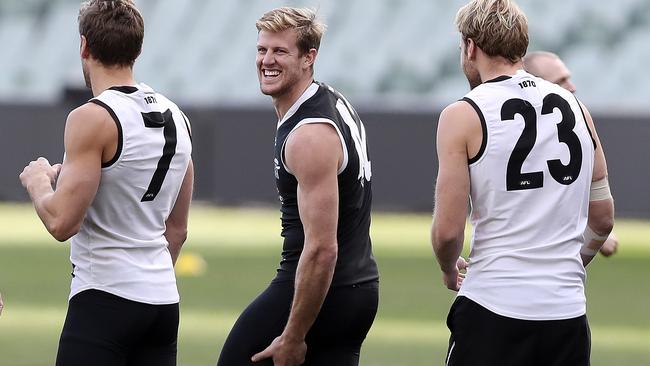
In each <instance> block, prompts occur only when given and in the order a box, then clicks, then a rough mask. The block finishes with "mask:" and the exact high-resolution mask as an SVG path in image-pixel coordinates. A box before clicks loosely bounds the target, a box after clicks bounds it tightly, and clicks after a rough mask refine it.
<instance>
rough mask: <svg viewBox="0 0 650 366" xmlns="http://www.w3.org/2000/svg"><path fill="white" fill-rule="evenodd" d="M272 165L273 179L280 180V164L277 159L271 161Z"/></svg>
mask: <svg viewBox="0 0 650 366" xmlns="http://www.w3.org/2000/svg"><path fill="white" fill-rule="evenodd" d="M273 165H275V169H273V173H274V174H275V179H280V173H279V172H280V162H279V161H278V159H273Z"/></svg>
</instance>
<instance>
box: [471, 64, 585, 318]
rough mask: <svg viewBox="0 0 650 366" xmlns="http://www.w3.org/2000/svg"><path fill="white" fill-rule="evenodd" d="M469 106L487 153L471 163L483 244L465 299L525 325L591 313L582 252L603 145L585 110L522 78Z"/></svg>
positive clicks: (564, 94) (497, 82) (476, 241)
mask: <svg viewBox="0 0 650 366" xmlns="http://www.w3.org/2000/svg"><path fill="white" fill-rule="evenodd" d="M463 100H465V101H467V102H468V103H470V104H471V105H472V106H473V107H474V109H475V110H476V111H477V113H478V114H479V117H480V119H481V123H482V125H483V145H482V146H481V149H480V152H479V153H478V155H477V156H476V157H474V158H472V159H470V161H469V171H470V180H471V205H472V210H471V218H470V220H471V223H472V225H473V235H472V241H471V252H470V258H469V263H470V265H469V269H468V272H467V277H466V279H465V281H464V282H463V285H462V286H461V289H460V291H459V293H458V295H459V296H466V297H468V298H470V299H472V300H473V301H475V302H477V303H479V304H480V305H482V306H484V307H485V308H487V309H489V310H491V311H492V312H494V313H497V314H500V315H503V316H507V317H511V318H517V319H526V320H555V319H568V318H573V317H578V316H581V315H583V314H585V311H586V305H585V295H584V281H585V269H584V267H583V265H582V261H581V260H580V255H579V251H580V247H581V246H582V243H583V232H584V230H585V227H586V225H587V213H588V207H589V189H590V187H591V177H592V170H593V161H594V141H593V139H592V137H591V132H590V131H589V128H588V126H587V123H586V121H585V117H584V114H583V112H582V109H581V107H580V105H579V103H578V101H577V100H576V98H575V97H574V96H573V94H571V93H570V92H568V91H566V90H565V89H563V88H561V87H559V86H557V85H555V84H552V83H549V82H546V81H544V80H542V79H540V78H537V77H534V76H532V75H530V74H528V73H526V72H524V71H522V70H520V71H518V72H517V73H516V74H515V75H514V76H512V77H507V76H503V77H500V78H497V79H494V80H491V81H488V82H486V83H483V84H481V85H480V86H478V87H476V88H475V89H474V90H472V91H471V92H470V93H468V94H467V95H466V98H464V99H463ZM459 204H462V202H459Z"/></svg>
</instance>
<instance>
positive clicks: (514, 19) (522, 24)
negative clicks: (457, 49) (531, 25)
mask: <svg viewBox="0 0 650 366" xmlns="http://www.w3.org/2000/svg"><path fill="white" fill-rule="evenodd" d="M456 28H458V31H459V32H460V33H461V35H462V36H463V40H464V41H465V40H467V39H468V38H471V39H472V40H473V41H474V43H476V45H477V46H478V47H479V48H481V50H483V52H485V53H486V54H487V55H488V56H492V57H494V56H501V57H503V58H505V59H507V60H509V61H510V62H512V63H515V62H518V61H520V60H521V58H522V57H524V55H525V54H526V50H527V49H528V20H527V19H526V15H525V14H524V12H523V11H521V9H520V8H519V6H517V4H515V2H514V1H512V0H472V1H471V2H470V3H469V4H467V5H465V6H463V7H462V8H460V10H458V13H457V14H456Z"/></svg>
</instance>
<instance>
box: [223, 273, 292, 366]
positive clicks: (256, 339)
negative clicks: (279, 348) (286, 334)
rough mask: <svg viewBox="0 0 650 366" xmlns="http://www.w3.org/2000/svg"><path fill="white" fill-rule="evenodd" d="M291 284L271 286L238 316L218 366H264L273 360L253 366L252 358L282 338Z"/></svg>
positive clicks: (289, 302)
mask: <svg viewBox="0 0 650 366" xmlns="http://www.w3.org/2000/svg"><path fill="white" fill-rule="evenodd" d="M292 298H293V284H292V283H288V282H287V283H272V284H271V285H269V287H267V288H266V290H264V292H262V293H261V294H260V295H259V296H258V297H257V298H256V299H255V300H253V302H252V303H251V304H250V305H248V307H247V308H246V309H245V310H244V311H243V312H242V314H241V315H240V316H239V318H238V319H237V321H236V322H235V325H233V328H232V330H231V331H230V334H229V335H228V338H227V339H226V342H225V343H224V345H223V348H222V350H221V355H220V356H219V361H218V362H217V365H218V366H233V365H237V366H246V365H255V366H265V365H271V366H272V365H273V361H271V360H265V361H262V362H258V363H252V362H251V361H250V358H251V357H252V356H253V355H254V354H256V353H258V352H260V351H262V350H264V349H265V348H266V347H268V346H269V345H270V344H271V342H272V341H273V339H275V337H277V336H279V335H280V334H281V333H282V331H283V329H284V326H285V325H286V323H287V319H288V317H289V311H290V308H291V301H292Z"/></svg>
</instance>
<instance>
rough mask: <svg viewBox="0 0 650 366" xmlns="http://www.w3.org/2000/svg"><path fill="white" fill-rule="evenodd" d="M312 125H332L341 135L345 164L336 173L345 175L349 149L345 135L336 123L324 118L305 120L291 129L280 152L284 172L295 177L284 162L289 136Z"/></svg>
mask: <svg viewBox="0 0 650 366" xmlns="http://www.w3.org/2000/svg"><path fill="white" fill-rule="evenodd" d="M312 123H326V124H329V125H332V127H334V129H335V130H336V134H337V135H339V139H340V140H341V148H342V149H343V163H341V167H340V168H339V170H338V171H337V172H336V174H337V175H339V174H341V173H343V171H344V170H345V168H347V166H348V147H347V145H346V144H345V139H344V138H343V134H341V131H340V130H339V127H338V126H337V125H336V123H334V122H333V121H331V120H329V119H324V118H305V119H303V120H301V121H300V122H298V124H296V126H295V127H294V128H292V129H291V132H289V134H288V135H287V137H286V138H285V139H284V142H283V143H282V149H281V150H280V160H281V162H282V166H283V167H284V170H286V171H287V173H289V174H291V175H293V172H292V171H291V170H290V169H289V167H288V166H287V164H286V163H285V162H284V149H285V146H286V145H287V140H288V139H289V136H291V134H292V133H293V132H294V131H295V130H296V129H297V128H298V127H300V126H302V125H306V124H312Z"/></svg>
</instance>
